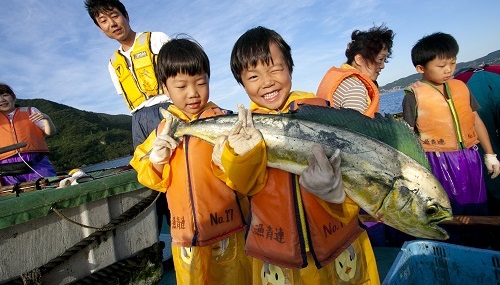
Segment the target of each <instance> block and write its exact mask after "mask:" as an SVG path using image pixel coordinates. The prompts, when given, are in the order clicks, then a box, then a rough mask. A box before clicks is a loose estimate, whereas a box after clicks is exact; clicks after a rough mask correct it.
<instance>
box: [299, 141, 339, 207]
mask: <svg viewBox="0 0 500 285" xmlns="http://www.w3.org/2000/svg"><path fill="white" fill-rule="evenodd" d="M311 150H312V153H313V155H311V156H310V157H309V158H308V161H309V166H307V167H306V169H304V171H303V172H302V175H301V176H300V178H299V183H300V185H302V187H304V188H305V189H306V190H307V191H309V192H310V193H312V194H314V195H316V196H317V197H318V198H320V199H322V200H325V201H327V202H330V203H335V204H341V203H343V202H344V200H345V192H344V189H343V188H342V174H341V171H340V161H341V159H340V150H339V149H337V150H335V153H334V154H333V155H332V157H331V158H330V159H328V157H327V156H326V154H325V150H324V149H323V147H322V146H321V145H320V144H314V145H313V146H312V149H311Z"/></svg>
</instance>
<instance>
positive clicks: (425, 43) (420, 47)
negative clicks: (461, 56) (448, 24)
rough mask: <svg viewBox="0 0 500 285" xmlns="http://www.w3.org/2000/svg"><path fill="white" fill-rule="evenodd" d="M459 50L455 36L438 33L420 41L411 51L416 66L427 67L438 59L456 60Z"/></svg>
mask: <svg viewBox="0 0 500 285" xmlns="http://www.w3.org/2000/svg"><path fill="white" fill-rule="evenodd" d="M458 50H459V48H458V43H457V41H456V40H455V38H454V37H453V36H451V35H449V34H445V33H441V32H438V33H434V34H430V35H428V36H425V37H423V38H421V39H420V40H418V42H417V43H416V44H415V45H414V46H413V48H412V49H411V61H412V62H413V65H414V66H417V65H421V66H425V65H426V64H427V63H428V62H429V61H432V60H434V59H435V58H437V57H439V58H444V59H450V58H455V57H457V54H458Z"/></svg>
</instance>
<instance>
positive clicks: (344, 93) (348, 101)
mask: <svg viewBox="0 0 500 285" xmlns="http://www.w3.org/2000/svg"><path fill="white" fill-rule="evenodd" d="M367 92H368V91H367V90H366V87H365V85H364V84H363V82H361V80H359V79H358V78H357V77H356V76H350V77H348V78H346V79H344V80H343V81H342V82H341V83H340V85H339V87H338V88H337V90H335V93H333V107H335V108H349V109H354V110H356V111H358V112H360V113H364V112H365V111H366V109H368V102H367V99H366V98H368V97H367V96H368V94H367Z"/></svg>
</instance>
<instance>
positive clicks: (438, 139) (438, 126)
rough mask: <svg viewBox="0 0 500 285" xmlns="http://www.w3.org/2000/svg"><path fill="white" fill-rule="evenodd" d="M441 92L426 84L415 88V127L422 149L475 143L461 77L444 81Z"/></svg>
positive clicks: (472, 115) (470, 113)
mask: <svg viewBox="0 0 500 285" xmlns="http://www.w3.org/2000/svg"><path fill="white" fill-rule="evenodd" d="M445 90H447V92H446V93H447V96H446V94H445V95H443V94H442V93H441V92H440V91H438V90H437V89H436V88H435V87H433V86H431V85H429V84H420V87H418V88H414V89H413V93H414V94H415V100H416V102H417V118H416V130H417V131H418V133H419V135H420V142H421V143H422V147H423V148H424V150H425V151H427V152H431V151H456V150H460V149H463V148H470V147H472V146H474V145H475V144H477V143H478V142H479V141H478V136H477V133H476V131H475V129H474V126H475V118H474V113H473V111H472V108H471V105H470V92H469V89H468V88H467V86H466V85H465V84H464V83H463V82H462V81H460V80H456V79H451V80H448V81H447V82H446V83H445Z"/></svg>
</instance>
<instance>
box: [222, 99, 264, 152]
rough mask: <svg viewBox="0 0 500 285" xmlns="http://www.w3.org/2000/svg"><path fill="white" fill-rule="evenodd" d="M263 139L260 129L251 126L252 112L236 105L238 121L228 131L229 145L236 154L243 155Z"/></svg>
mask: <svg viewBox="0 0 500 285" xmlns="http://www.w3.org/2000/svg"><path fill="white" fill-rule="evenodd" d="M263 140H264V138H263V137H262V134H261V133H260V131H259V130H257V129H256V128H255V127H254V126H253V120H252V113H251V112H248V113H247V112H246V110H245V107H243V105H238V123H236V125H235V126H234V127H233V129H231V131H229V135H228V138H227V141H228V142H229V146H230V147H231V148H232V149H233V150H234V152H235V153H236V154H238V155H245V154H246V153H248V152H249V151H250V150H252V149H253V148H254V147H255V146H256V145H258V144H259V143H260V142H262V141H263Z"/></svg>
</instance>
